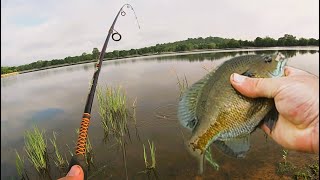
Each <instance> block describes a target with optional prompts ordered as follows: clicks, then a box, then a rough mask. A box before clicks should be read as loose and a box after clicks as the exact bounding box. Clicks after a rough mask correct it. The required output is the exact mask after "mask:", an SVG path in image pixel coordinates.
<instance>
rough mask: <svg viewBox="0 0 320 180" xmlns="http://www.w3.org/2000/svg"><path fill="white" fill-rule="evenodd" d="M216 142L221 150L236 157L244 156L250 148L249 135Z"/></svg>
mask: <svg viewBox="0 0 320 180" xmlns="http://www.w3.org/2000/svg"><path fill="white" fill-rule="evenodd" d="M214 144H215V146H216V147H217V148H218V149H219V150H220V151H222V152H223V153H225V154H226V155H229V156H231V157H235V158H244V157H245V156H246V153H247V152H248V151H249V149H250V142H249V135H246V136H241V137H235V138H230V139H226V140H223V141H222V140H217V141H215V142H214Z"/></svg>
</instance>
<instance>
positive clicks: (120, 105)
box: [97, 86, 128, 144]
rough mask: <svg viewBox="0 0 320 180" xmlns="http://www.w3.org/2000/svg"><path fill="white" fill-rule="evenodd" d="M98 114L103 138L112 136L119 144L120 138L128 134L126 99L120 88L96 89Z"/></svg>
mask: <svg viewBox="0 0 320 180" xmlns="http://www.w3.org/2000/svg"><path fill="white" fill-rule="evenodd" d="M97 97H98V103H99V114H100V116H101V123H102V127H103V129H104V133H105V136H106V137H108V136H109V135H113V137H115V138H116V139H117V141H119V143H120V144H121V141H122V138H121V137H122V136H124V135H125V134H127V133H128V127H127V123H128V109H127V107H126V102H127V98H126V95H125V94H124V93H123V92H122V89H121V87H120V86H119V87H116V88H112V87H106V89H105V91H103V89H102V88H101V87H98V89H97Z"/></svg>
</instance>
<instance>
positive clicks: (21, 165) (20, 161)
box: [15, 150, 27, 179]
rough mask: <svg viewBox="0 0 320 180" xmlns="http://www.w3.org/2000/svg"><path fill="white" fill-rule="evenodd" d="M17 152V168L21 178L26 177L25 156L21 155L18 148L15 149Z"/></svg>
mask: <svg viewBox="0 0 320 180" xmlns="http://www.w3.org/2000/svg"><path fill="white" fill-rule="evenodd" d="M15 152H16V168H17V172H18V175H19V177H20V179H25V176H27V174H26V173H25V168H24V158H23V157H22V158H21V157H20V155H19V153H18V151H17V150H15Z"/></svg>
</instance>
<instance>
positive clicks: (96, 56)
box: [92, 48, 100, 59]
mask: <svg viewBox="0 0 320 180" xmlns="http://www.w3.org/2000/svg"><path fill="white" fill-rule="evenodd" d="M99 55H100V52H99V49H98V48H93V50H92V57H93V58H94V59H98V58H99Z"/></svg>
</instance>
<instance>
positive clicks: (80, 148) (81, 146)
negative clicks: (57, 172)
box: [69, 4, 140, 179]
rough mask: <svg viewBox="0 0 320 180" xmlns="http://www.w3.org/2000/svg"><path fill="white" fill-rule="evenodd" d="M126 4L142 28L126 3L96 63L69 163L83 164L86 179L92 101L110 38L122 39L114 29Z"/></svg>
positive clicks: (123, 13) (113, 24)
mask: <svg viewBox="0 0 320 180" xmlns="http://www.w3.org/2000/svg"><path fill="white" fill-rule="evenodd" d="M125 6H126V7H127V8H131V10H132V11H133V13H134V15H135V18H136V21H137V24H138V27H139V29H140V25H139V22H138V18H137V16H136V14H135V11H134V9H133V7H132V6H131V5H130V4H124V5H123V6H122V7H121V8H120V10H119V12H118V14H117V16H116V17H115V19H114V20H113V23H112V25H111V27H110V29H109V32H108V35H107V38H106V40H105V42H104V44H103V47H102V50H101V52H100V55H99V59H98V62H97V63H96V67H95V71H94V74H93V77H92V80H91V82H90V89H89V94H88V96H87V101H86V105H85V108H84V112H83V116H82V120H81V124H80V130H79V133H78V140H77V146H76V153H75V155H73V156H72V158H71V161H70V165H69V170H70V169H71V167H72V166H73V165H79V166H81V167H82V169H83V171H84V179H87V173H88V167H87V163H86V159H85V154H86V143H87V137H88V128H89V123H90V119H91V108H92V103H93V99H94V94H95V91H96V86H97V83H98V78H99V73H100V70H101V67H102V62H103V58H104V55H105V52H106V49H107V46H108V42H109V39H110V37H111V38H112V40H114V41H120V40H121V34H120V33H119V32H117V31H116V30H115V29H114V26H115V24H116V22H117V19H118V17H119V15H120V14H121V16H125V15H126V12H125V11H124V10H123V8H124V7H125Z"/></svg>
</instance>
